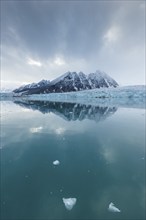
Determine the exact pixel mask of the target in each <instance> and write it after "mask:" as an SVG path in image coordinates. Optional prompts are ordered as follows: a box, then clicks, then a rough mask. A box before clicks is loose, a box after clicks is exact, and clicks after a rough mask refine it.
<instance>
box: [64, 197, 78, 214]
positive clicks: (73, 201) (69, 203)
mask: <svg viewBox="0 0 146 220" xmlns="http://www.w3.org/2000/svg"><path fill="white" fill-rule="evenodd" d="M76 201H77V199H76V198H67V199H65V198H63V202H64V204H65V207H66V209H67V210H69V211H70V210H71V209H72V208H73V207H74V205H75V204H76Z"/></svg>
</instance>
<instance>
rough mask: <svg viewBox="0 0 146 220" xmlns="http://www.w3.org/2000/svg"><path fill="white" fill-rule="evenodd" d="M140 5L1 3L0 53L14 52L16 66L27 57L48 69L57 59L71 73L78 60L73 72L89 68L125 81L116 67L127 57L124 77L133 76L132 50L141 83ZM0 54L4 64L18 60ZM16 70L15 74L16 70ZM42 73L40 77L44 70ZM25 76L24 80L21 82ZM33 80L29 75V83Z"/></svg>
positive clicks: (141, 35)
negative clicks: (79, 62) (1, 49)
mask: <svg viewBox="0 0 146 220" xmlns="http://www.w3.org/2000/svg"><path fill="white" fill-rule="evenodd" d="M144 4H145V3H144V1H139V2H138V1H137V2H136V1H127V2H126V1H3V2H2V4H1V5H2V15H1V30H2V40H1V43H2V46H4V48H9V49H10V50H12V51H13V50H18V54H19V53H20V54H21V57H22V59H23V61H22V62H20V65H22V64H23V62H24V59H26V58H27V57H28V56H29V57H33V58H35V59H39V60H41V62H45V66H46V68H47V60H48V59H53V58H54V57H55V56H56V55H62V56H63V57H64V58H65V59H66V61H67V62H70V60H71V64H70V67H71V68H72V67H75V65H76V64H77V62H76V60H77V59H78V60H80V59H82V60H84V61H85V63H86V65H85V66H83V67H82V66H81V65H79V66H76V68H75V69H74V70H78V69H80V68H81V69H80V70H82V69H83V70H85V71H90V69H91V71H92V70H93V68H99V69H100V68H102V69H103V70H106V71H107V72H112V73H113V76H114V77H117V78H118V79H119V80H121V82H122V81H123V82H125V80H123V79H122V77H126V75H125V76H124V73H123V75H122V73H121V71H120V68H123V64H122V63H121V62H126V61H125V54H126V56H127V57H129V56H130V57H129V58H127V59H129V60H130V61H129V66H128V67H127V72H128V71H130V73H129V74H132V71H133V70H134V69H135V68H134V67H133V66H131V63H132V62H133V63H134V61H135V60H136V55H134V57H133V56H132V53H133V52H132V51H135V52H134V53H137V57H139V54H141V57H139V58H137V65H139V66H142V67H140V68H141V69H140V71H141V76H140V77H141V81H142V80H143V73H144V72H143V71H144V64H143V47H144V42H145V39H144V37H145V32H144V31H145V30H144V27H145V20H144V14H145V9H144V7H145V6H144ZM12 51H11V53H12ZM20 51H23V52H20ZM129 51H130V55H129ZM3 55H4V57H5V58H6V57H7V58H8V57H9V60H8V59H7V61H6V64H5V65H7V66H8V65H10V63H11V62H12V60H13V61H16V62H17V61H18V60H17V59H16V60H15V58H16V56H15V57H12V59H11V60H10V54H8V53H7V51H5V52H3ZM8 55H9V56H8ZM73 60H75V62H74V61H73ZM19 61H20V60H19ZM120 61H121V62H120ZM87 62H88V65H87ZM116 63H117V64H118V65H116ZM114 64H115V67H114ZM133 65H134V64H133ZM67 67H68V66H67ZM67 67H66V68H67ZM25 68H26V67H25ZM118 68H119V69H118ZM4 69H5V68H4ZM19 69H20V68H19ZM26 69H27V68H26ZM15 70H16V72H17V71H18V69H17V68H16V69H15ZM61 70H66V69H65V68H64V69H61ZM71 70H72V69H71ZM27 71H29V70H28V69H27ZM34 71H36V72H37V70H34ZM42 71H44V77H43V78H45V77H46V75H45V72H46V70H45V68H44V69H42ZM48 71H50V69H49V67H48ZM51 71H53V68H52V69H51ZM55 71H57V70H54V74H55ZM123 71H126V68H125V69H123ZM7 72H9V71H8V69H7ZM14 72H15V71H14ZM22 72H23V71H22ZM125 73H126V72H125ZM42 74H43V73H42ZM116 74H117V75H116ZM134 74H136V73H134ZM24 75H25V74H24ZM24 75H23V78H26V77H24ZM26 75H29V74H26ZM34 75H35V74H33V73H32V78H34ZM41 77H42V76H40V78H41ZM19 78H21V77H19ZM129 78H130V77H129ZM136 78H138V75H137V76H136Z"/></svg>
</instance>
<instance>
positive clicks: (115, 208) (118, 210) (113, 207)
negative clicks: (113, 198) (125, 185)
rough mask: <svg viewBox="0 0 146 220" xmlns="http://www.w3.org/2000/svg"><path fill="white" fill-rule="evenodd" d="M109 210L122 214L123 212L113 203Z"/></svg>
mask: <svg viewBox="0 0 146 220" xmlns="http://www.w3.org/2000/svg"><path fill="white" fill-rule="evenodd" d="M108 210H109V211H110V212H121V210H120V209H118V208H117V207H116V206H115V205H114V204H113V203H112V202H111V203H110V204H109V207H108Z"/></svg>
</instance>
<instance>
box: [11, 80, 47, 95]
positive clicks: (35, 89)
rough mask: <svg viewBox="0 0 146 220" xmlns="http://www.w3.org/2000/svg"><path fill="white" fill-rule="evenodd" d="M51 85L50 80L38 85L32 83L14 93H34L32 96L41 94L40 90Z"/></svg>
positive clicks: (42, 81)
mask: <svg viewBox="0 0 146 220" xmlns="http://www.w3.org/2000/svg"><path fill="white" fill-rule="evenodd" d="M49 84H50V81H49V80H44V79H43V80H41V81H40V82H38V83H31V84H27V85H24V86H21V87H19V88H18V89H15V90H13V92H14V93H22V94H23V93H24V94H25V93H27V92H30V93H31V92H32V94H35V93H36V94H37V93H39V91H40V89H45V88H46V86H48V85H49Z"/></svg>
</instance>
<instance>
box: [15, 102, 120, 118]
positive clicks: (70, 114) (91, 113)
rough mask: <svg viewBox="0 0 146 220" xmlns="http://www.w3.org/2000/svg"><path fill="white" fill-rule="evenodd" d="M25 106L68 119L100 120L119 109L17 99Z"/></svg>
mask: <svg viewBox="0 0 146 220" xmlns="http://www.w3.org/2000/svg"><path fill="white" fill-rule="evenodd" d="M14 103H15V104H18V105H20V106H21V107H23V108H27V109H31V110H38V111H40V112H41V113H43V114H46V113H54V114H56V115H58V116H60V117H61V118H63V119H65V120H67V121H76V120H79V121H82V120H84V119H90V120H95V121H96V122H99V121H101V120H104V119H106V118H107V117H109V116H111V115H112V114H114V113H115V112H116V111H117V107H107V106H106V107H105V106H92V105H83V104H77V103H64V102H46V101H15V102H14Z"/></svg>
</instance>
